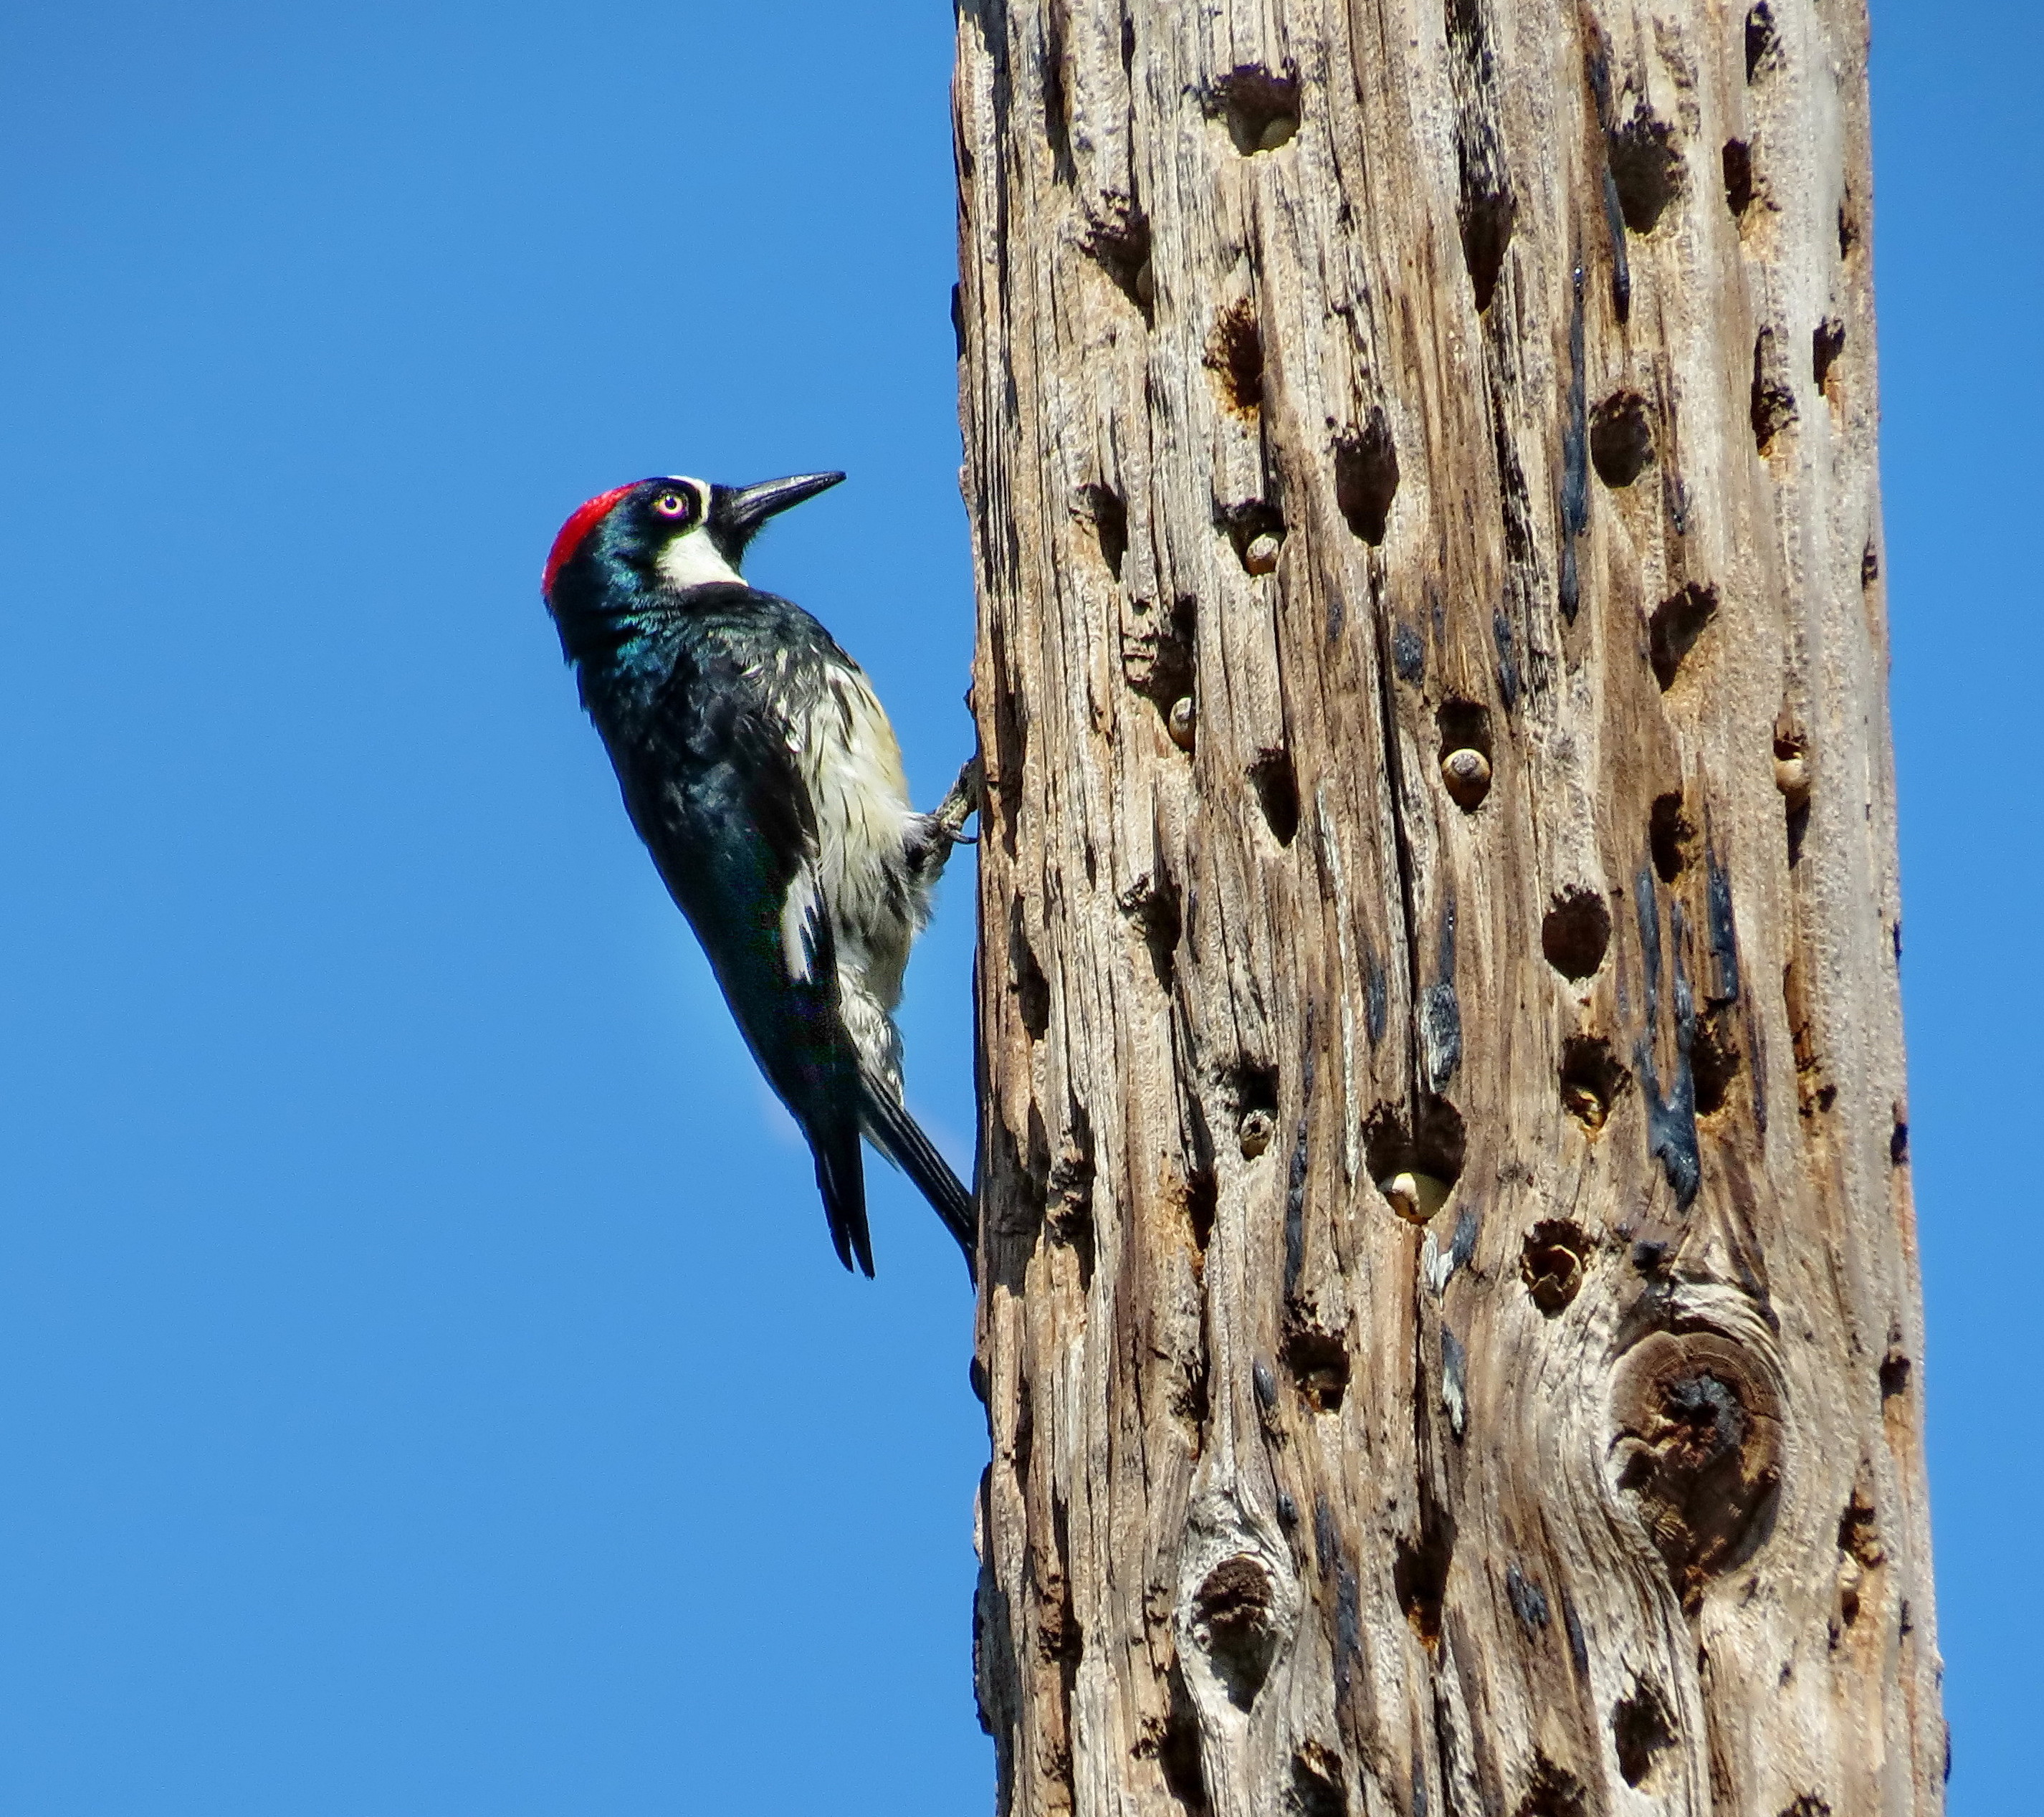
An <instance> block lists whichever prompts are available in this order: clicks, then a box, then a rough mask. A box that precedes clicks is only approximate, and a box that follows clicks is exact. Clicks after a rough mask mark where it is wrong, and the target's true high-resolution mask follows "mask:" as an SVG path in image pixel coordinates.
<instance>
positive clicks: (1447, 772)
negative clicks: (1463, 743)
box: [1441, 748, 1490, 809]
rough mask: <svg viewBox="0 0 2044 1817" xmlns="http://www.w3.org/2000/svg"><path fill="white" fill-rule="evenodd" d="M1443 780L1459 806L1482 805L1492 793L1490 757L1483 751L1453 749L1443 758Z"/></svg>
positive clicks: (1470, 807) (1464, 807)
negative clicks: (1485, 798) (1484, 799)
mask: <svg viewBox="0 0 2044 1817" xmlns="http://www.w3.org/2000/svg"><path fill="white" fill-rule="evenodd" d="M1441 782H1442V783H1443V786H1445V787H1446V788H1447V791H1448V793H1449V794H1450V797H1453V798H1454V804H1455V805H1456V806H1457V807H1458V808H1462V809H1472V808H1476V807H1480V806H1481V805H1482V802H1483V798H1484V797H1485V796H1486V795H1488V794H1489V793H1490V759H1489V758H1488V757H1486V756H1485V755H1484V754H1483V753H1482V752H1481V751H1474V750H1470V749H1468V748H1464V749H1462V750H1460V751H1450V752H1449V753H1448V754H1447V756H1445V757H1443V759H1441Z"/></svg>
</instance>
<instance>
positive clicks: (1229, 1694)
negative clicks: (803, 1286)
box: [956, 0, 1945, 1817]
mask: <svg viewBox="0 0 2044 1817" xmlns="http://www.w3.org/2000/svg"><path fill="white" fill-rule="evenodd" d="M1865 30H1866V27H1865V14H1864V9H1863V6H1861V4H1859V3H1858V0H1772V5H1771V11H1770V10H1769V8H1768V7H1765V6H1756V7H1754V9H1753V10H1752V11H1751V12H1750V13H1748V12H1746V11H1743V10H1740V9H1739V8H1737V7H1732V8H1726V7H1722V6H1715V5H1710V4H1706V3H1704V0H1631V3H1627V0H1604V3H1602V4H1600V5H1598V6H1590V5H1588V4H1585V5H1582V6H1570V5H1566V4H1560V3H1558V0H1523V3H1521V4H1518V5H1513V6H1507V5H1504V4H1503V3H1502V0H1415V3H1411V4H1400V3H1398V0H1351V3H1350V4H1348V5H1347V6H1343V5H1339V4H1335V3H1334V0H1261V3H1258V0H1204V3H1203V4H1200V5H1195V6H1170V7H1167V6H1158V5H1154V4H1139V3H1138V0H1122V3H1120V4H1117V3H1116V0H1005V3H1004V0H965V3H964V4H963V5H962V7H961V10H960V13H959V64H958V76H957V84H956V112H957V132H958V152H959V188H960V197H961V241H960V244H961V285H960V294H959V325H960V334H961V362H962V363H961V367H960V372H961V396H962V415H963V421H964V428H965V439H966V463H965V469H964V483H965V490H966V499H967V503H968V505H969V507H970V513H971V518H972V523H973V528H974V540H975V556H976V561H977V567H978V582H979V599H980V643H979V651H978V662H977V668H976V673H975V703H976V709H977V712H978V718H979V721H980V727H981V734H982V747H983V750H984V753H985V762H986V770H987V782H988V789H987V806H986V809H985V820H984V827H985V838H984V841H983V844H982V870H981V875H982V897H981V904H980V909H981V933H982V948H981V959H980V968H979V979H978V992H979V1016H980V1041H981V1053H982V1072H983V1078H984V1092H983V1098H982V1103H983V1109H982V1170H981V1177H982V1200H983V1204H984V1205H985V1235H984V1238H983V1244H984V1256H983V1266H982V1293H981V1303H980V1315H979V1330H978V1376H979V1379H980V1380H981V1382H982V1387H983V1390H984V1393H985V1398H986V1400H987V1404H988V1408H989V1419H990V1423H991V1427H992V1431H993V1463H992V1465H991V1467H990V1468H989V1471H988V1473H987V1476H986V1478H985V1485H984V1489H983V1492H982V1498H981V1505H980V1510H979V1530H980V1545H981V1554H982V1560H983V1570H982V1583H981V1588H980V1592H979V1597H978V1611H977V1635H978V1648H977V1651H978V1682H979V1687H980V1696H981V1701H982V1711H983V1713H984V1715H985V1720H986V1723H987V1724H988V1727H989V1729H990V1730H991V1731H992V1732H993V1736H994V1738H995V1742H996V1744H997V1749H998V1752H999V1759H1000V1773H1001V1801H1002V1808H1003V1809H1004V1810H1005V1811H1014V1812H1018V1813H1030V1814H1035V1813H1039V1812H1041V1813H1051V1812H1058V1811H1078V1812H1083V1813H1085V1814H1087V1817H1093V1814H1096V1813H1101V1814H1105V1813H1131V1814H1132V1813H1137V1812H1141V1813H1146V1814H1148V1813H1159V1814H1171V1813H1200V1812H1208V1811H1211V1812H1213V1813H1216V1814H1219V1817H1237V1814H1248V1813H1255V1814H1258V1817H1265V1814H1274V1813H1277V1812H1289V1813H1303V1814H1304V1817H1331V1814H1336V1813H1343V1812H1350V1811H1354V1812H1368V1813H1372V1814H1375V1813H1393V1812H1397V1813H1401V1814H1413V1817H1416V1814H1418V1813H1420V1812H1426V1813H1430V1814H1434V1813H1443V1812H1445V1813H1448V1814H1449V1817H1475V1814H1477V1813H1479V1812H1483V1813H1489V1812H1505V1813H1516V1814H1518V1817H1539V1814H1542V1813H1558V1814H1569V1813H1578V1812H1581V1813H1589V1812H1604V1811H1611V1812H1618V1811H1631V1810H1637V1811H1645V1810H1648V1809H1654V1810H1662V1811H1684V1812H1696V1813H1702V1812H1705V1811H1712V1812H1719V1813H1723V1812H1739V1813H1753V1814H1756V1817H1819V1813H1825V1812H1829V1813H1835V1814H1837V1817H1845V1814H1846V1813H1861V1812H1873V1811H1883V1812H1903V1811H1911V1812H1919V1811H1934V1810H1937V1809H1938V1808H1940V1807H1941V1806H1942V1773H1943V1769H1944V1750H1945V1742H1944V1734H1943V1726H1942V1718H1941V1714H1940V1711H1939V1706H1938V1654H1937V1647H1936V1639H1935V1624H1934V1607H1933V1597H1932V1585H1931V1555H1930V1550H1929V1541H1928V1531H1927V1511H1926V1502H1925V1492H1924V1484H1923V1461H1922V1450H1921V1435H1920V1420H1919V1411H1920V1409H1919V1376H1918V1373H1917V1369H1916V1359H1917V1358H1918V1356H1919V1346H1920V1343H1921V1338H1922V1323H1921V1317H1920V1312H1919V1303H1918V1289H1917V1283H1916V1263H1915V1243H1914V1238H1913V1234H1912V1223H1911V1216H1912V1214H1911V1201H1910V1193H1909V1183H1908V1153H1907V1121H1906V1118H1907V1111H1906V1108H1905V1105H1904V1066H1903V1047H1902V1036H1901V1025H1900V1008H1899V999H1898V993H1897V983H1896V970H1897V966H1898V963H1899V955H1900V927H1899V922H1898V907H1897V890H1896V863H1895V829H1894V790H1893V785H1892V776H1891V765H1890V758H1889V747H1888V727H1887V709H1886V702H1885V664H1886V660H1887V656H1886V633H1885V605H1884V599H1883V594H1882V585H1881V559H1880V551H1881V530H1880V511H1879V498H1878V480H1877V467H1876V443H1875V425H1876V417H1877V398H1876V390H1875V367H1874V332H1873V330H1874V321H1873V294H1872V289H1871V273H1870V270H1869V250H1870V232H1869V229H1870V220H1869V200H1870V198H1869V185H1868V171H1869V164H1868V153H1867V119H1866V83H1865Z"/></svg>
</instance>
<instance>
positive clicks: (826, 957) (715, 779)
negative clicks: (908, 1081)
mask: <svg viewBox="0 0 2044 1817" xmlns="http://www.w3.org/2000/svg"><path fill="white" fill-rule="evenodd" d="M828 478H829V476H809V478H805V479H804V480H802V481H800V482H777V484H778V485H779V486H781V487H782V488H783V489H784V491H792V492H793V494H794V496H796V497H806V496H808V493H809V490H820V486H821V484H822V483H828ZM690 486H694V482H681V481H666V480H649V481H645V482H640V484H639V485H638V486H632V487H627V488H621V489H620V490H619V491H618V492H617V493H614V494H605V496H604V497H603V498H601V499H598V500H594V501H591V503H590V505H588V506H586V507H584V509H583V511H582V512H581V513H577V515H576V517H574V518H571V520H570V521H569V524H568V526H567V528H565V529H564V530H563V532H562V536H561V540H560V541H559V542H558V543H557V544H556V545H555V552H554V556H553V558H552V559H551V560H550V562H549V563H548V583H547V588H546V597H547V603H548V608H549V609H550V610H551V613H552V614H553V617H554V619H555V624H556V625H557V627H558V628H559V632H560V636H561V643H562V648H563V651H564V653H565V654H566V655H567V657H568V659H569V660H570V661H571V662H572V663H574V666H575V668H576V671H577V676H578V682H579V684H580V688H581V693H582V702H583V705H584V706H585V707H586V709H587V710H588V712H589V714H590V718H591V719H592V720H594V723H595V724H596V727H597V731H598V732H600V733H601V736H602V738H603V741H604V743H605V747H606V749H607V750H608V751H609V755H610V758H611V761H612V763H613V766H614V767H615V769H616V770H617V778H618V782H619V786H620V787H621V790H622V793H623V795H624V805H625V808H626V810H627V812H628V813H629V814H630V816H631V818H632V824H633V825H634V826H635V827H636V829H637V830H638V832H639V835H640V837H641V839H644V841H645V843H646V846H647V850H648V851H650V852H651V855H652V858H653V860H654V862H655V865H656V866H658V868H659V872H660V875H661V877H662V878H663V881H664V882H666V884H667V889H668V891H669V893H670V894H671V895H672V896H673V897H674V901H675V903H676V904H677V905H678V907H679V908H680V909H681V910H682V913H683V914H684V915H685V916H686V917H687V918H688V920H689V922H690V925H691V927H693V928H694V930H695V932H696V935H697V938H698V939H700V940H701V943H702V946H703V949H704V951H705V954H706V955H708V956H709V961H710V963H711V966H712V968H713V970H714V971H715V973H716V975H717V982H718V984H719V985H720V987H721V989H722V990H723V992H724V999H725V1001H726V1002H727V1003H728V1005H729V1006H730V1008H731V1010H732V1016H733V1017H734V1019H735V1020H736V1022H737V1024H738V1026H739V1028H740V1031H742V1033H743V1035H744V1037H745V1040H746V1043H747V1046H748V1047H750V1048H751V1052H752V1054H753V1057H754V1058H755V1060H756V1061H757V1062H758V1063H759V1067H760V1070H761V1071H762V1072H763V1074H765V1075H766V1078H767V1081H768V1082H769V1084H770V1085H772V1087H773V1089H774V1092H775V1093H776V1094H777V1095H778V1097H779V1098H780V1099H781V1101H782V1103H783V1104H786V1106H787V1107H788V1109H789V1110H790V1112H791V1113H792V1114H793V1116H794V1118H795V1120H796V1121H797V1124H799V1125H800V1126H801V1129H802V1131H803V1134H804V1135H805V1136H806V1138H807V1139H808V1141H809V1147H810V1150H811V1152H812V1154H813V1156H814V1158H815V1162H816V1183H817V1186H818V1189H819V1190H820V1193H821V1194H822V1197H823V1200H824V1212H825V1215H826V1216H827V1217H828V1221H829V1224H830V1231H831V1238H832V1243H833V1244H834V1245H835V1246H836V1250H837V1254H838V1256H839V1258H840V1260H841V1261H843V1262H844V1264H845V1266H847V1267H851V1266H853V1264H854V1262H856V1264H857V1266H859V1268H861V1269H862V1270H864V1272H865V1273H867V1274H870V1273H872V1272H873V1258H872V1250H871V1243H870V1237H869V1235H868V1231H867V1227H866V1203H865V1181H864V1166H863V1152H862V1150H861V1147H860V1136H861V1133H862V1131H863V1132H864V1133H865V1134H866V1135H867V1136H868V1137H870V1139H872V1140H873V1141H874V1143H876V1144H877V1145H878V1146H879V1147H881V1148H882V1151H883V1152H886V1154H889V1157H890V1158H892V1159H893V1160H895V1161H896V1162H897V1163H898V1164H899V1165H901V1166H903V1167H904V1168H905V1170H907V1171H908V1172H909V1175H910V1177H912V1178H913V1179H914V1180H915V1181H916V1184H917V1185H918V1186H919V1187H920V1188H921V1189H922V1190H923V1192H924V1195H925V1197H928V1199H929V1200H930V1201H931V1203H932V1205H933V1206H934V1207H935V1208H936V1210H937V1211H938V1212H939V1216H941V1217H942V1218H943V1220H944V1223H945V1224H946V1226H947V1227H948V1228H949V1229H950V1230H951V1232H952V1234H953V1235H954V1236H955V1238H957V1239H958V1241H959V1245H960V1247H962V1249H963V1250H964V1251H965V1254H966V1262H967V1266H971V1263H972V1260H973V1256H974V1247H975V1239H976V1229H977V1226H976V1216H975V1213H974V1207H973V1201H972V1197H971V1194H970V1192H969V1191H968V1190H967V1189H966V1187H965V1186H964V1185H963V1184H962V1182H961V1181H959V1179H958V1178H957V1177H956V1175H955V1174H953V1173H952V1171H951V1169H950V1168H949V1167H948V1166H947V1165H946V1164H945V1163H944V1162H943V1159H942V1158H941V1157H940V1156H939V1155H938V1154H937V1152H936V1150H935V1148H934V1147H932V1146H931V1144H930V1143H929V1141H928V1138H927V1137H926V1136H925V1135H924V1133H923V1131H921V1130H920V1128H919V1127H916V1124H915V1123H914V1121H913V1119H912V1118H910V1117H909V1115H908V1112H906V1110H905V1108H903V1107H902V1106H901V1102H900V1100H899V1097H898V1095H897V1091H896V1090H895V1089H894V1088H893V1086H892V1085H890V1083H889V1081H888V1080H887V1079H886V1078H880V1077H876V1076H875V1074H876V1070H877V1069H876V1068H875V1067H874V1066H873V1065H871V1064H870V1063H862V1058H861V1054H860V1053H859V1049H858V1047H857V1045H856V1043H855V1041H854V1039H853V1038H852V1036H851V1034H850V1032H848V1031H847V1020H846V1015H845V1009H846V1004H845V1001H844V998H843V983H842V981H841V979H840V964H839V953H838V939H837V933H836V929H834V928H833V925H832V916H831V914H830V913H829V912H827V909H826V906H825V902H824V898H823V896H822V895H821V894H820V893H819V891H818V890H817V889H816V874H817V865H818V857H817V855H818V851H819V844H820V828H819V825H818V820H817V813H818V808H817V804H816V801H815V800H814V799H813V793H812V790H811V789H810V787H809V784H808V782H806V781H805V776H804V774H803V768H802V765H801V763H799V762H798V760H797V748H796V747H797V736H798V734H797V731H796V727H797V725H799V724H802V723H804V722H803V720H802V709H803V708H804V706H805V704H813V703H814V702H815V701H817V700H818V699H828V693H827V690H828V689H829V688H830V686H832V676H833V671H834V670H836V671H839V672H840V679H841V678H842V671H846V670H849V671H850V672H851V673H852V674H856V673H857V670H856V666H855V665H853V664H852V663H851V659H849V658H848V657H847V656H846V655H845V654H844V652H843V651H842V650H841V649H840V648H839V647H838V646H837V644H836V642H835V641H834V640H832V637H831V636H830V634H829V633H828V632H827V631H826V630H824V628H823V626H822V625H821V624H819V623H818V622H817V621H816V620H815V619H814V618H813V617H811V616H810V615H809V613H807V612H805V611H804V610H803V609H801V607H799V606H797V605H793V603H791V602H790V601H787V600H784V599H781V598H779V597H776V596H775V595H774V594H768V593H764V592H762V591H760V590H758V589H755V588H753V587H751V586H747V585H745V584H744V583H743V582H742V581H740V580H738V579H737V578H736V576H735V574H733V575H732V578H728V579H717V578H712V579H709V580H707V581H705V582H702V583H701V584H695V585H688V586H676V585H675V584H674V573H675V571H676V567H677V564H676V563H675V559H674V555H673V548H674V543H675V541H676V538H677V536H678V533H679V532H678V531H677V528H676V523H675V521H674V518H673V517H672V516H671V515H669V516H665V517H663V515H662V514H661V513H660V512H659V511H656V509H655V506H656V505H660V506H661V507H663V509H664V508H665V507H667V506H671V505H676V504H677V503H679V505H681V506H682V508H683V509H692V510H693V512H694V514H695V516H696V517H697V519H698V520H701V521H698V522H697V523H695V524H688V523H686V521H685V522H683V523H682V526H681V528H682V532H686V531H687V530H689V529H691V528H693V529H696V530H698V531H701V532H704V533H705V535H706V536H709V537H710V540H713V543H714V545H715V549H716V555H707V554H704V553H702V552H701V549H700V546H699V545H698V546H697V549H696V551H695V553H694V557H693V559H692V565H687V566H685V567H683V568H682V572H683V573H684V575H685V577H686V576H692V575H694V574H695V573H697V572H700V571H705V569H706V568H713V567H714V566H715V565H716V561H717V556H720V557H721V558H722V559H723V561H724V562H727V563H735V562H736V559H737V558H738V556H739V555H740V554H741V553H742V551H743V544H744V541H745V540H746V538H747V536H749V535H750V534H751V530H752V529H753V528H756V526H757V521H758V518H763V517H764V515H765V514H766V512H767V510H770V509H777V508H778V505H776V504H774V502H772V501H771V495H770V489H768V488H753V489H749V491H748V493H732V492H728V491H726V490H724V489H721V488H718V489H707V488H705V489H701V490H700V492H689V493H684V492H683V491H682V489H683V488H685V487H690ZM805 488H806V490H804V489H805ZM761 494H768V495H769V502H767V505H765V506H764V508H763V509H758V517H755V519H754V520H753V521H751V522H748V521H747V519H746V515H745V513H746V509H747V507H746V504H745V501H746V500H747V498H748V497H750V496H755V495H761ZM732 501H736V504H735V505H734V504H733V503H732ZM787 501H788V502H792V501H793V498H792V497H790V498H789V499H788V500H787ZM720 505H724V508H725V515H726V517H727V518H728V521H724V522H720V520H719V508H720ZM663 559H664V565H663ZM725 571H726V572H729V570H725ZM862 686H863V679H862ZM913 820H916V821H924V820H928V816H913ZM919 830H920V829H919ZM939 837H941V836H939ZM911 844H912V845H913V840H912V841H911ZM948 850H949V840H948V839H942V842H941V849H939V850H937V851H936V853H935V865H934V867H933V869H932V874H934V869H940V868H941V865H942V862H943V855H945V854H947V852H948ZM922 862H927V860H926V859H922V858H919V857H917V856H916V854H915V852H914V851H910V852H909V855H908V856H907V857H906V858H905V860H904V863H905V865H907V866H911V867H913V866H914V865H916V864H918V863H922ZM791 891H792V892H793V897H794V907H793V909H791V908H790V893H791ZM805 906H806V909H807V912H806V913H804V912H801V910H802V909H804V908H805ZM791 959H792V960H793V962H792V963H791ZM890 1028H891V1025H890Z"/></svg>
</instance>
